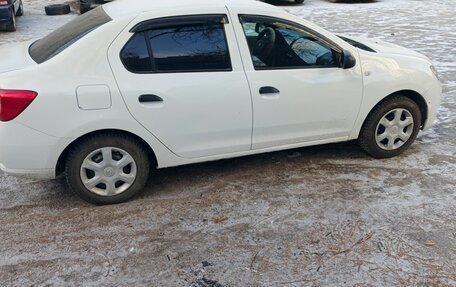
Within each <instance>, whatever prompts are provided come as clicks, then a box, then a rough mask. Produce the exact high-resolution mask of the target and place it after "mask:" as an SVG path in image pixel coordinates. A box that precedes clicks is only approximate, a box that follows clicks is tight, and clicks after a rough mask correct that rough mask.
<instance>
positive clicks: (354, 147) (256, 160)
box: [142, 141, 370, 197]
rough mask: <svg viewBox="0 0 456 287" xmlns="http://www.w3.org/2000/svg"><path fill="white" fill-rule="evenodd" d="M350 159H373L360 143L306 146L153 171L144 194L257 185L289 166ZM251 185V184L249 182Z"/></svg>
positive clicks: (150, 195)
mask: <svg viewBox="0 0 456 287" xmlns="http://www.w3.org/2000/svg"><path fill="white" fill-rule="evenodd" d="M336 158H337V159H338V160H347V159H356V158H367V159H368V158H369V159H370V157H369V156H368V155H366V154H365V153H364V152H363V151H362V150H361V148H360V147H359V146H358V144H357V142H356V141H351V142H345V143H337V144H327V145H319V146H312V147H303V148H296V149H290V150H282V151H277V152H270V153H263V154H257V155H250V156H244V157H237V158H231V159H223V160H217V161H212V162H204V163H198V164H190V165H185V166H178V167H171V168H165V169H158V170H154V171H152V172H151V176H150V179H149V181H148V183H147V185H146V188H145V190H144V191H143V192H142V196H143V197H153V196H155V195H156V194H157V192H158V193H160V194H162V195H163V193H162V191H163V190H174V189H176V188H177V189H181V188H182V189H187V188H188V187H189V186H191V185H195V186H198V185H204V184H202V182H203V181H204V182H210V181H211V180H214V179H217V178H219V179H220V178H222V179H223V178H227V179H230V178H234V179H236V178H237V176H240V177H242V179H243V180H246V182H245V184H247V185H248V184H255V181H256V180H258V178H261V177H262V176H265V175H264V174H262V172H264V171H268V172H272V173H274V172H277V173H281V172H282V171H283V169H284V168H285V167H288V168H290V167H292V166H293V165H305V164H307V163H309V162H311V163H312V164H318V163H323V162H325V163H328V161H329V162H330V161H331V159H336ZM250 180H251V182H250V183H249V181H250Z"/></svg>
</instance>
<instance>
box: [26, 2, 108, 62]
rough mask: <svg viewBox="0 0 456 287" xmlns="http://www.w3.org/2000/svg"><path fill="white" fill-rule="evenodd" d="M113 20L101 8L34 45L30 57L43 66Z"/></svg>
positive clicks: (73, 21)
mask: <svg viewBox="0 0 456 287" xmlns="http://www.w3.org/2000/svg"><path fill="white" fill-rule="evenodd" d="M111 20H112V19H111V17H109V16H108V14H106V12H105V11H104V10H103V8H102V7H101V6H100V7H98V8H96V9H94V10H92V11H90V12H88V13H85V14H83V15H81V16H79V17H77V18H75V19H74V20H72V21H70V22H68V23H67V24H65V25H63V26H62V27H60V28H59V29H57V30H55V31H54V32H52V33H51V34H49V35H47V36H46V37H44V38H42V39H40V40H38V41H36V42H35V43H33V44H32V45H31V46H30V56H31V57H32V59H33V60H34V61H35V62H37V63H38V64H41V63H43V62H45V61H47V60H49V59H51V58H52V57H54V56H55V55H57V54H59V53H60V52H62V51H63V50H65V49H66V48H68V47H69V46H71V45H72V44H74V43H75V42H76V41H78V40H79V39H81V38H82V37H84V36H85V35H87V34H88V33H90V32H91V31H93V30H95V29H96V28H98V27H100V26H101V25H103V24H106V23H108V22H109V21H111Z"/></svg>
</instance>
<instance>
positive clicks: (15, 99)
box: [0, 90, 38, 122]
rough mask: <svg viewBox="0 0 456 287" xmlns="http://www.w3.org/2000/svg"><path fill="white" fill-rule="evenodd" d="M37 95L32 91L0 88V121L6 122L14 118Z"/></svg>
mask: <svg viewBox="0 0 456 287" xmlns="http://www.w3.org/2000/svg"><path fill="white" fill-rule="evenodd" d="M37 95H38V94H37V93H36V92H33V91H20V90H0V121H2V122H7V121H11V120H12V119H14V118H16V117H17V116H18V115H20V114H21V113H22V112H23V111H24V110H25V109H26V108H27V107H28V106H29V105H30V103H31V102H33V100H34V99H35V98H36V96H37Z"/></svg>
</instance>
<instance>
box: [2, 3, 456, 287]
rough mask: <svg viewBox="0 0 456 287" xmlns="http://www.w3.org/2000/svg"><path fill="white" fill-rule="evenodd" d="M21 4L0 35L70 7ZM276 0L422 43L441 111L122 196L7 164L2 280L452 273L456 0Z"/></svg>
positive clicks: (261, 282)
mask: <svg viewBox="0 0 456 287" xmlns="http://www.w3.org/2000/svg"><path fill="white" fill-rule="evenodd" d="M24 2H25V9H26V12H25V16H24V17H22V18H19V19H18V31H17V32H16V33H12V34H5V33H0V44H3V43H7V42H16V41H21V40H27V39H31V38H35V37H40V36H43V35H44V34H46V33H48V32H49V31H52V30H53V29H55V28H56V27H58V26H60V25H61V24H63V23H65V22H66V21H68V20H69V19H71V18H72V17H75V16H76V14H71V15H67V16H56V17H48V16H45V15H44V12H43V5H44V4H45V3H55V2H56V1H50V0H49V1H44V0H24ZM282 7H283V9H286V10H288V11H289V12H291V13H293V14H297V15H300V16H302V17H304V18H306V19H309V20H311V21H314V22H315V23H317V24H319V25H321V26H323V27H325V28H327V29H328V30H331V31H333V32H338V33H344V34H353V35H362V36H369V37H377V38H381V39H384V40H386V41H390V42H393V43H396V44H399V45H403V46H406V47H408V48H412V49H415V50H417V51H419V52H422V53H424V54H426V55H427V56H428V57H430V58H431V59H432V60H433V61H434V63H435V65H436V67H437V69H438V71H439V73H440V77H441V79H442V82H443V89H444V95H443V104H442V107H441V108H440V112H439V123H438V124H437V125H436V126H435V127H434V128H432V129H431V130H429V131H426V132H423V133H421V134H420V136H419V139H418V140H417V141H416V143H415V144H414V145H413V146H412V148H411V149H410V150H409V151H407V152H406V153H405V154H404V155H402V156H400V157H398V158H393V159H388V160H374V159H371V158H369V157H368V156H366V155H365V154H364V153H363V152H362V151H361V150H360V149H359V147H358V146H357V145H356V143H344V144H334V145H326V146H321V147H312V148H302V149H296V150H292V151H283V152H276V153H271V154H264V155H258V156H250V157H245V158H238V159H232V160H224V161H219V162H213V163H205V164H198V165H192V166H185V167H179V168H172V169H166V170H160V171H157V172H156V173H154V175H153V176H152V178H151V180H150V184H149V186H148V188H147V189H146V190H145V191H144V192H143V193H142V194H141V195H140V196H138V197H136V198H135V199H134V200H133V201H131V202H128V203H125V204H122V205H117V206H106V207H94V206H91V205H89V204H86V203H84V202H82V201H81V200H79V199H78V198H77V197H75V196H73V195H72V194H70V193H69V192H68V189H67V187H66V186H65V184H64V182H63V181H58V180H57V181H36V180H24V179H16V178H13V177H9V176H6V175H4V174H0V242H1V243H0V285H2V286H3V285H16V286H27V285H32V284H33V285H81V284H82V285H105V286H113V285H119V286H121V285H124V286H126V285H128V286H198V287H202V286H356V285H357V286H401V285H402V286H416V285H422V286H431V285H434V286H443V285H448V286H454V285H456V208H455V206H456V175H455V174H456V154H455V152H456V136H455V135H456V121H455V115H456V112H455V108H456V6H455V3H454V1H452V0H433V1H416V0H382V1H379V2H377V3H370V4H331V3H329V2H323V1H320V0H307V1H306V3H305V5H302V6H300V5H283V6H282ZM0 61H1V59H0Z"/></svg>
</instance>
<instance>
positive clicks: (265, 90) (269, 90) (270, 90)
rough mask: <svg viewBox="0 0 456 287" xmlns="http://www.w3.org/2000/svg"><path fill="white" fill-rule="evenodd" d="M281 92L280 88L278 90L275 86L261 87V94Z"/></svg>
mask: <svg viewBox="0 0 456 287" xmlns="http://www.w3.org/2000/svg"><path fill="white" fill-rule="evenodd" d="M278 93H280V91H279V90H277V89H276V88H274V87H261V88H260V94H261V95H265V94H278Z"/></svg>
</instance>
